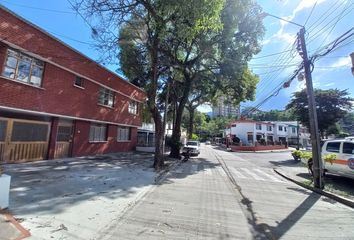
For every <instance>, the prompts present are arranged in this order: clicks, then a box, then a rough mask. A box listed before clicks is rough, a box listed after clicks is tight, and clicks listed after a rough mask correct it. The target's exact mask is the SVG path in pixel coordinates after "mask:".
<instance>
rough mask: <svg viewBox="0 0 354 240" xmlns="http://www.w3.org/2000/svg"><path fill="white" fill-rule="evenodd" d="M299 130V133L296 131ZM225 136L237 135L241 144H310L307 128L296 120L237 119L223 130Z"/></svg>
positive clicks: (304, 145) (305, 145)
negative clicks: (262, 120)
mask: <svg viewBox="0 0 354 240" xmlns="http://www.w3.org/2000/svg"><path fill="white" fill-rule="evenodd" d="M298 131H299V133H298ZM224 132H225V136H229V137H231V138H233V137H238V138H239V139H240V140H241V142H242V144H245V145H253V144H254V143H255V142H260V141H262V140H261V139H264V141H265V142H268V143H269V142H272V143H274V142H278V143H283V144H284V143H288V144H289V145H293V146H297V141H299V145H300V147H307V146H309V145H310V134H309V133H308V130H307V129H306V128H305V127H304V126H302V125H300V124H299V125H297V122H296V121H295V122H294V121H292V122H261V121H254V120H238V121H235V122H233V123H231V124H230V125H229V126H228V127H227V128H226V129H225V130H224Z"/></svg>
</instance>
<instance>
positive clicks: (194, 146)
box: [182, 141, 200, 156]
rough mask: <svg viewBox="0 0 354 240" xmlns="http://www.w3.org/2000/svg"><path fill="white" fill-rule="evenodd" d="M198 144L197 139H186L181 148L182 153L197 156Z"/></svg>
mask: <svg viewBox="0 0 354 240" xmlns="http://www.w3.org/2000/svg"><path fill="white" fill-rule="evenodd" d="M199 146H200V143H199V141H188V142H187V143H186V145H184V147H183V149H182V154H183V155H184V154H186V153H187V152H189V154H190V155H194V156H198V155H199V153H200V150H199Z"/></svg>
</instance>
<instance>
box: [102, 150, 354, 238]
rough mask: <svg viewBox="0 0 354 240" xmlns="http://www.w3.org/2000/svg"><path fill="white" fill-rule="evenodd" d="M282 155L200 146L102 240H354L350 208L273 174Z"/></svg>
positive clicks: (103, 233)
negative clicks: (195, 156)
mask: <svg viewBox="0 0 354 240" xmlns="http://www.w3.org/2000/svg"><path fill="white" fill-rule="evenodd" d="M287 154H289V153H281V154H278V153H276V154H253V153H251V154H237V153H230V152H226V151H224V150H221V149H217V148H215V147H213V146H209V145H208V146H206V145H202V147H201V154H200V156H199V157H197V158H191V159H190V160H189V161H188V162H186V163H183V164H181V165H180V166H179V167H177V168H176V169H174V170H172V171H171V172H170V173H169V174H168V175H167V177H166V178H165V179H164V180H163V181H162V182H160V183H159V184H158V185H156V186H155V187H154V188H152V189H151V191H149V192H148V193H147V194H146V195H145V196H144V197H143V198H142V199H141V200H140V201H139V202H138V203H137V204H136V205H135V206H133V207H132V208H130V209H129V210H128V211H127V212H126V213H125V214H124V215H123V216H122V217H120V218H119V219H117V220H116V221H114V222H112V224H111V226H110V227H108V228H107V229H105V231H102V232H101V237H100V239H144V240H147V239H354V231H353V230H352V222H353V221H354V211H353V209H351V208H349V207H346V206H344V205H342V204H339V203H337V202H334V201H332V200H330V199H328V198H324V197H321V196H320V195H318V194H315V193H312V192H310V191H308V190H304V189H302V188H301V187H299V186H297V185H295V184H293V183H291V182H288V181H286V180H285V179H282V178H281V177H280V176H278V175H276V174H275V173H274V171H273V169H272V166H275V165H276V164H284V161H286V160H287V158H286V159H285V160H284V157H285V156H288V155H287ZM288 163H289V162H285V164H288Z"/></svg>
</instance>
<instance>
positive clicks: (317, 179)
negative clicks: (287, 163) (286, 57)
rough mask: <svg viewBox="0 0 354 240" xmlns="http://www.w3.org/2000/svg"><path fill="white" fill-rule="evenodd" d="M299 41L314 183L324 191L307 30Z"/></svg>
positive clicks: (300, 34) (302, 31)
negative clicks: (304, 80)
mask: <svg viewBox="0 0 354 240" xmlns="http://www.w3.org/2000/svg"><path fill="white" fill-rule="evenodd" d="M298 36H299V41H300V46H301V53H300V55H301V57H302V58H303V60H304V69H305V79H306V90H307V98H308V104H309V120H310V133H311V144H312V160H313V182H314V186H315V187H316V188H320V189H323V187H324V182H323V166H322V165H323V164H322V160H321V146H320V135H319V132H318V122H317V112H316V102H315V97H314V94H313V85H312V76H311V61H310V60H309V59H308V56H307V49H306V43H305V28H304V27H302V28H301V29H300V32H299V35H298Z"/></svg>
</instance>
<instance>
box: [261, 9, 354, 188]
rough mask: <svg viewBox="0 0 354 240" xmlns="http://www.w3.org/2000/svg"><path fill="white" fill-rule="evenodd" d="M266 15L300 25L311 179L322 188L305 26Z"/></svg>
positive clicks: (318, 139)
mask: <svg viewBox="0 0 354 240" xmlns="http://www.w3.org/2000/svg"><path fill="white" fill-rule="evenodd" d="M266 16H271V17H274V18H277V19H280V20H282V21H285V22H288V23H291V24H294V25H296V26H299V27H301V28H300V31H299V33H298V41H299V49H300V50H301V52H300V56H301V57H302V59H303V61H304V69H305V80H306V90H307V99H308V104H309V119H310V133H311V144H312V160H313V179H314V186H315V187H316V188H321V189H322V188H323V177H322V176H323V167H322V161H321V147H320V136H319V132H318V122H317V112H316V104H315V97H314V94H313V84H312V76H311V68H310V66H311V61H310V60H309V59H308V56H307V49H306V42H305V27H304V26H302V25H300V24H298V23H295V22H292V21H288V20H286V19H283V18H280V17H277V16H274V15H272V14H269V13H262V17H266ZM352 59H353V56H352Z"/></svg>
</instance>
